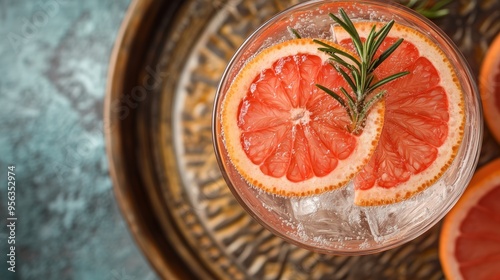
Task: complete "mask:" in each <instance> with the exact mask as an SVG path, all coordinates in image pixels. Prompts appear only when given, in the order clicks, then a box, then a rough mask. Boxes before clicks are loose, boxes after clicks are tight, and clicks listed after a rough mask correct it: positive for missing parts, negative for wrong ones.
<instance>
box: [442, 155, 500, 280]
mask: <svg viewBox="0 0 500 280" xmlns="http://www.w3.org/2000/svg"><path fill="white" fill-rule="evenodd" d="M499 201H500V159H497V160H495V161H492V162H490V163H488V164H487V165H485V166H484V167H482V168H481V169H479V170H478V171H477V172H476V174H474V177H473V178H472V180H471V182H470V184H469V186H468V188H467V189H466V191H465V193H464V195H463V196H462V197H461V198H460V200H459V201H458V202H457V204H456V205H455V207H453V209H452V210H451V211H450V212H449V213H448V214H447V215H446V217H445V219H444V220H443V227H442V229H441V235H440V244H439V258H440V260H441V264H442V267H443V270H444V273H445V275H446V277H447V279H474V280H481V279H491V280H493V279H500V266H499V264H500V203H498V202H499Z"/></svg>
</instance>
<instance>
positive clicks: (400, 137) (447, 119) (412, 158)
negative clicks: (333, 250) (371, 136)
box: [334, 22, 465, 205]
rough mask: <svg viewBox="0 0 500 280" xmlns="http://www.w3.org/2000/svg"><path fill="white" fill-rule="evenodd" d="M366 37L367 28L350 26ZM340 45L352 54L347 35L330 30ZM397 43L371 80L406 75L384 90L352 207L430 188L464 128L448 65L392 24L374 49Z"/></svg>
mask: <svg viewBox="0 0 500 280" xmlns="http://www.w3.org/2000/svg"><path fill="white" fill-rule="evenodd" d="M355 26H356V29H357V31H358V33H359V34H360V36H361V37H362V38H363V37H366V35H367V34H368V33H369V31H370V29H371V27H372V26H373V23H369V22H363V23H357V24H355ZM334 32H335V36H336V39H337V41H338V42H339V44H340V45H342V46H344V47H346V48H348V49H353V46H352V41H351V39H350V37H349V35H348V34H347V33H346V32H345V31H344V30H343V29H341V28H340V27H337V28H334ZM398 38H403V39H404V41H403V43H402V44H401V45H400V46H399V47H398V49H396V51H395V52H394V53H393V54H392V55H391V56H390V57H389V58H388V59H387V60H386V61H384V62H383V63H382V64H381V65H380V66H379V68H377V69H376V71H375V75H378V76H380V77H385V76H387V75H389V74H391V73H395V72H400V71H409V72H410V74H409V75H406V76H404V77H401V78H399V79H397V80H395V81H393V82H391V83H389V84H387V85H385V86H384V88H383V89H385V90H387V94H386V97H385V103H386V112H385V118H384V127H383V130H382V135H381V136H380V141H379V143H378V146H377V149H376V151H375V153H374V155H373V157H372V158H371V160H370V161H369V163H368V164H367V165H366V166H365V167H364V169H363V170H362V171H361V172H360V173H359V174H358V175H357V176H356V177H355V179H354V187H355V203H356V204H358V205H381V204H388V203H394V202H398V201H402V200H404V199H407V198H409V197H412V196H413V195H415V194H417V193H419V192H421V191H422V190H424V189H426V188H427V187H429V186H431V185H432V184H433V183H435V182H436V181H437V180H438V179H439V178H440V177H441V176H442V175H443V174H444V172H445V171H446V170H447V169H448V167H449V166H450V164H451V162H452V161H453V159H454V158H455V156H456V154H457V151H458V147H459V146H460V144H461V141H462V138H463V133H464V132H463V130H464V123H465V112H464V100H463V93H462V91H461V88H460V85H459V84H458V79H457V77H456V74H455V72H454V70H453V67H452V66H451V64H450V62H449V60H448V59H447V58H446V57H445V55H444V54H443V52H442V51H441V50H440V49H439V48H438V47H437V46H436V45H435V44H434V43H433V42H431V41H430V40H428V39H426V38H425V37H424V36H423V35H422V34H420V33H418V32H417V31H415V30H413V29H410V28H407V27H405V26H402V25H399V24H395V25H394V26H393V28H392V29H391V31H390V33H389V35H388V36H387V38H386V40H385V41H384V43H383V44H382V46H381V47H380V48H379V50H378V51H379V52H382V51H383V50H385V49H386V48H388V47H389V46H390V45H391V44H392V43H394V42H395V41H396V40H397V39H398Z"/></svg>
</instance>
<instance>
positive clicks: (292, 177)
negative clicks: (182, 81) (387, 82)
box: [221, 39, 384, 196]
mask: <svg viewBox="0 0 500 280" xmlns="http://www.w3.org/2000/svg"><path fill="white" fill-rule="evenodd" d="M331 44H333V43H331ZM318 46H319V45H318V44H317V43H315V42H313V40H311V39H294V40H289V41H285V42H283V43H279V44H277V45H274V46H272V47H269V48H267V49H265V50H263V51H261V52H260V53H259V54H257V55H256V56H255V57H254V58H253V59H251V60H250V61H249V62H248V63H247V64H246V65H245V66H244V67H243V68H242V70H241V71H240V72H239V73H238V75H237V76H236V77H235V79H234V81H233V83H232V84H231V86H230V88H229V90H228V91H227V94H226V97H225V98H224V100H223V104H222V111H221V124H222V131H223V137H224V141H225V145H226V148H227V151H228V155H229V158H230V159H231V162H232V163H233V165H234V166H235V168H236V169H237V171H238V172H239V173H240V175H241V176H242V177H243V178H244V179H245V180H246V181H247V182H249V183H250V184H251V185H253V186H255V187H258V188H260V189H262V190H265V191H267V192H270V193H274V194H277V195H282V196H305V195H312V194H317V193H321V192H324V191H328V190H332V189H336V188H340V187H342V186H344V185H346V184H347V183H348V182H349V181H350V180H351V179H352V178H353V177H354V175H355V174H356V173H358V172H359V171H360V170H361V168H362V167H363V166H364V165H365V164H366V163H367V162H368V160H369V159H370V157H371V155H372V154H373V152H374V150H375V147H376V144H377V142H378V139H379V136H380V133H381V130H382V125H383V117H384V107H383V102H379V103H378V104H377V105H376V106H374V107H373V108H372V109H371V112H370V113H369V116H368V118H367V121H366V125H365V129H364V131H363V132H362V133H361V134H360V135H353V134H351V133H349V131H348V130H347V127H348V126H349V124H350V119H349V117H348V115H347V113H346V111H345V109H344V108H342V107H341V106H340V105H339V103H338V102H337V101H336V100H335V99H334V98H332V97H331V96H329V95H328V94H327V93H325V92H323V91H322V90H319V89H318V88H317V87H316V86H315V84H316V83H318V84H321V85H323V86H326V87H328V88H330V89H332V90H335V91H337V90H338V88H339V87H340V86H343V87H345V88H348V86H347V84H346V83H345V81H344V79H343V78H342V76H341V75H340V74H339V73H338V72H337V71H336V70H335V69H334V67H332V66H331V65H330V64H329V63H328V56H327V55H326V54H324V53H322V52H320V51H319V50H318Z"/></svg>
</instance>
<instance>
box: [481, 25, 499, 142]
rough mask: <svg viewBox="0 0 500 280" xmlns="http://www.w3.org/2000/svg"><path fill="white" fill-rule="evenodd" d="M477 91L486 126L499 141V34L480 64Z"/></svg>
mask: <svg viewBox="0 0 500 280" xmlns="http://www.w3.org/2000/svg"><path fill="white" fill-rule="evenodd" d="M479 91H480V92H481V99H482V101H483V108H484V117H485V120H486V123H487V125H488V128H489V129H490V131H491V133H492V134H493V137H495V139H496V140H497V142H498V143H500V122H499V120H500V34H499V35H497V36H496V38H495V39H494V40H493V42H492V43H491V45H490V47H489V48H488V51H487V53H486V55H485V57H484V60H483V63H482V64H481V70H480V72H479Z"/></svg>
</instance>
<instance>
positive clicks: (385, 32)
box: [371, 20, 394, 57]
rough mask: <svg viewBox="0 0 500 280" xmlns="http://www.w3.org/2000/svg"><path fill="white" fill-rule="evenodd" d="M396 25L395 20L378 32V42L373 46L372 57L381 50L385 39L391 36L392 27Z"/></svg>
mask: <svg viewBox="0 0 500 280" xmlns="http://www.w3.org/2000/svg"><path fill="white" fill-rule="evenodd" d="M393 25H394V20H391V21H389V22H388V23H387V24H386V25H384V26H383V27H382V28H381V29H380V30H379V31H378V32H377V41H375V44H374V45H373V49H372V51H373V53H371V55H372V57H373V55H375V51H376V50H378V48H380V45H382V43H383V42H384V40H385V38H386V37H387V35H388V34H389V31H391V29H392V26H393Z"/></svg>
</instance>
